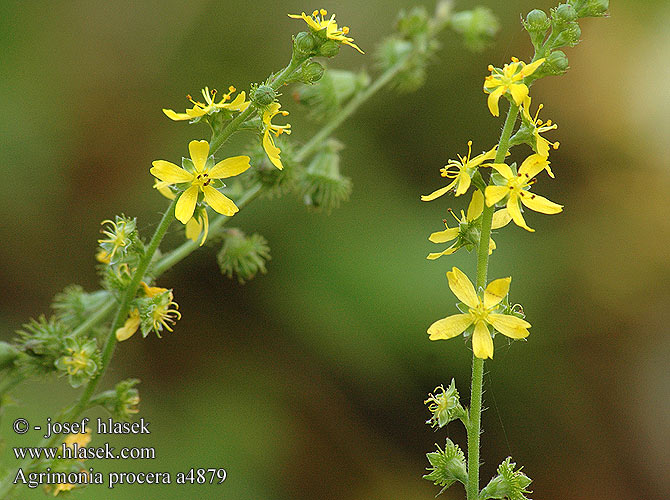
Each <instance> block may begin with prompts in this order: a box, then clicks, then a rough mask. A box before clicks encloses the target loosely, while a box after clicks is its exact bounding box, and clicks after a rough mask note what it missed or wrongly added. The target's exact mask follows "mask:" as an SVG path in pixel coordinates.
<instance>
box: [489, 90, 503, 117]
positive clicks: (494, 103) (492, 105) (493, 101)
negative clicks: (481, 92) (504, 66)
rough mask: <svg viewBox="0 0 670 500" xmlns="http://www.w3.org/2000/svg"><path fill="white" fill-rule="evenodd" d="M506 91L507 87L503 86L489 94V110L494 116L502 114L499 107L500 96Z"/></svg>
mask: <svg viewBox="0 0 670 500" xmlns="http://www.w3.org/2000/svg"><path fill="white" fill-rule="evenodd" d="M504 93H505V87H503V86H501V87H498V88H497V89H495V90H494V91H493V92H491V93H490V94H489V98H488V101H487V104H488V106H489V111H490V112H491V114H492V115H493V116H500V108H499V107H498V101H499V100H500V97H501V96H502V95H503V94H504Z"/></svg>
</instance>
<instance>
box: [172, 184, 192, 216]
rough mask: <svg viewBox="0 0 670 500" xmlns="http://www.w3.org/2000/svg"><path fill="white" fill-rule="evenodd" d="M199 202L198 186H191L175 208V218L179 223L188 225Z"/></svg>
mask: <svg viewBox="0 0 670 500" xmlns="http://www.w3.org/2000/svg"><path fill="white" fill-rule="evenodd" d="M197 201H198V187H197V186H191V187H190V188H188V189H187V190H186V191H184V192H183V193H182V194H181V196H180V197H179V199H178V200H177V205H176V206H175V207H174V216H175V217H176V218H177V220H178V221H179V222H181V223H182V224H186V223H187V222H188V220H189V219H190V218H191V217H193V211H194V210H195V203H196V202H197Z"/></svg>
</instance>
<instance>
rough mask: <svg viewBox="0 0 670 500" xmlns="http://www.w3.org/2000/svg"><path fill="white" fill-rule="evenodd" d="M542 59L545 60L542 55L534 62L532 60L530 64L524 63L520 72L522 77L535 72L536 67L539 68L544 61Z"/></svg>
mask: <svg viewBox="0 0 670 500" xmlns="http://www.w3.org/2000/svg"><path fill="white" fill-rule="evenodd" d="M544 61H545V58H544V57H543V58H541V59H538V60H537V61H535V62H532V63H530V64H526V65H525V66H524V67H523V68H522V69H521V74H522V75H523V77H524V78H525V77H527V76H528V75H532V74H533V73H535V70H536V69H537V68H539V67H540V66H541V65H542V63H544Z"/></svg>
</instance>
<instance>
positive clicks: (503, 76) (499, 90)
mask: <svg viewBox="0 0 670 500" xmlns="http://www.w3.org/2000/svg"><path fill="white" fill-rule="evenodd" d="M543 62H544V58H542V59H538V60H537V61H535V62H533V63H531V64H526V63H525V62H523V61H519V60H518V59H517V58H516V57H513V58H512V62H511V64H505V66H504V67H503V69H502V70H500V69H498V68H494V67H493V66H492V65H489V67H488V70H489V71H490V72H491V74H490V75H489V76H487V77H486V79H485V80H484V92H486V93H488V94H489V99H488V105H489V111H491V114H492V115H493V116H499V115H500V110H499V109H498V100H499V99H500V97H501V96H502V95H503V94H505V93H506V92H509V93H510V95H511V96H512V99H514V102H515V103H516V105H517V106H521V104H522V103H523V101H524V99H525V98H526V96H527V95H528V87H527V86H526V84H525V83H523V79H524V78H526V77H527V76H529V75H532V74H533V73H534V72H535V70H536V69H537V68H539V67H540V66H541V65H542V63H543Z"/></svg>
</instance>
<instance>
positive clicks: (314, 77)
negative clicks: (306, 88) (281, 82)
mask: <svg viewBox="0 0 670 500" xmlns="http://www.w3.org/2000/svg"><path fill="white" fill-rule="evenodd" d="M324 71H325V68H324V67H323V66H322V65H321V64H319V63H318V62H316V61H308V62H306V63H305V64H303V65H302V69H301V77H300V80H301V81H302V82H303V83H308V84H312V83H315V82H318V81H319V80H321V77H322V76H323V73H324Z"/></svg>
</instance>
